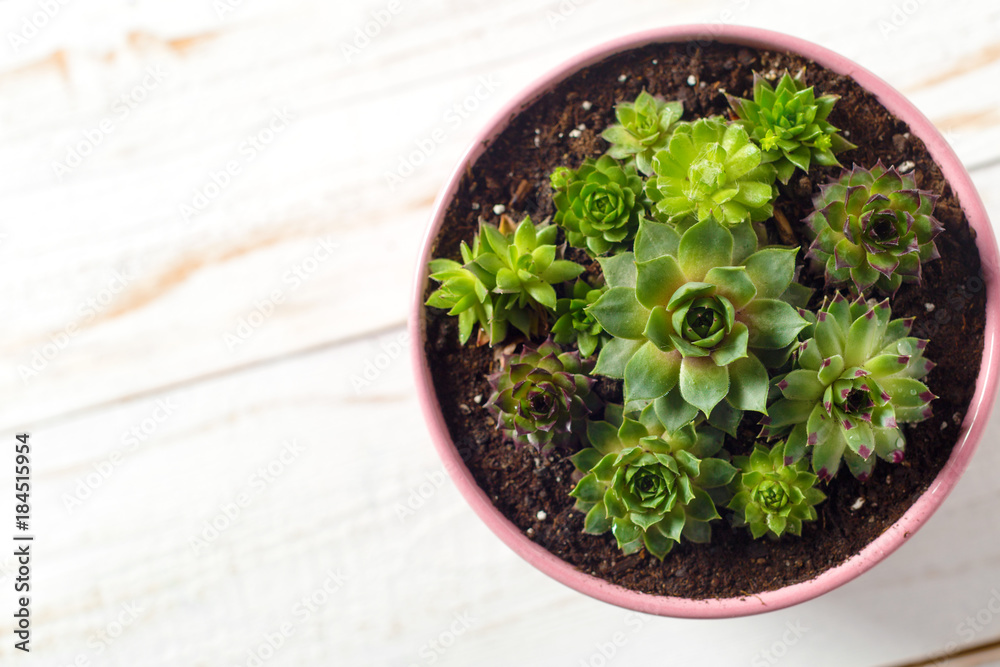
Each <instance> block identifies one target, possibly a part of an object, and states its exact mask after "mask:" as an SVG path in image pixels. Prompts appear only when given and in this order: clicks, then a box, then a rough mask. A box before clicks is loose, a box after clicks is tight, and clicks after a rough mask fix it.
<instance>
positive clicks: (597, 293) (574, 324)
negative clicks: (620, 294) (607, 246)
mask: <svg viewBox="0 0 1000 667" xmlns="http://www.w3.org/2000/svg"><path fill="white" fill-rule="evenodd" d="M606 291H607V287H606V286H604V285H601V286H600V287H591V285H590V283H588V282H587V281H586V280H584V279H583V278H577V280H576V282H575V283H573V289H572V292H571V293H570V296H569V297H567V298H563V299H559V300H558V301H557V302H556V322H555V324H553V325H552V336H553V338H554V340H555V342H557V343H560V344H561V345H576V346H577V347H578V349H579V350H580V356H582V357H584V358H587V357H590V356H591V355H593V354H594V352H595V351H596V350H597V349H598V348H600V346H601V345H602V344H603V343H604V341H605V340H607V339H608V338H610V336H608V335H607V334H606V333H604V329H602V328H601V323H600V322H598V321H597V319H596V318H595V317H594V316H593V314H591V313H590V311H589V310H588V308H589V307H590V306H591V305H593V304H594V303H596V302H597V300H598V299H599V298H601V295H602V294H604V292H606Z"/></svg>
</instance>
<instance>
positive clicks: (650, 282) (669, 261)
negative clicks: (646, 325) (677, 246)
mask: <svg viewBox="0 0 1000 667" xmlns="http://www.w3.org/2000/svg"><path fill="white" fill-rule="evenodd" d="M636 270H637V271H638V276H637V278H636V287H635V296H636V298H637V299H638V300H639V303H641V304H642V305H643V306H645V307H646V308H654V307H656V306H663V305H666V304H667V302H669V301H670V297H671V296H673V294H674V292H675V291H676V290H677V289H678V288H680V287H681V286H682V285H684V283H685V282H686V280H685V278H684V273H683V272H682V271H681V267H680V266H679V265H678V263H677V260H676V259H674V258H673V257H671V256H670V255H664V256H662V257H657V258H656V259H651V260H649V261H647V262H639V263H637V264H636Z"/></svg>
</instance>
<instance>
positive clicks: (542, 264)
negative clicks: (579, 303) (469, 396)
mask: <svg viewBox="0 0 1000 667" xmlns="http://www.w3.org/2000/svg"><path fill="white" fill-rule="evenodd" d="M558 231H559V230H558V228H557V227H555V226H552V225H542V226H539V227H536V226H535V224H534V223H533V222H532V221H531V217H530V216H526V217H525V218H524V220H523V221H521V223H520V224H519V225H518V226H517V228H516V229H515V230H514V231H513V232H511V233H510V234H503V233H502V232H500V230H498V229H497V228H496V227H494V226H493V225H490V224H488V223H486V222H483V223H481V224H480V227H479V234H478V235H477V236H476V237H475V238H474V239H473V241H472V246H471V247H469V246H468V245H467V244H466V243H465V242H463V243H462V245H461V249H460V251H461V255H462V262H463V263H459V262H456V261H454V260H450V259H435V260H432V261H431V263H430V270H431V275H430V277H431V280H435V281H438V282H440V283H441V286H440V287H439V288H438V289H437V290H435V291H434V292H433V293H432V294H431V295H430V297H429V298H428V299H427V305H429V306H431V307H434V308H447V309H448V314H449V315H455V316H458V325H459V326H458V330H459V340H460V341H461V342H462V343H463V344H464V343H465V342H466V341H467V340H468V339H469V336H470V335H471V334H472V330H473V328H474V327H475V326H476V325H477V324H478V325H479V327H480V329H481V330H482V331H483V332H485V333H484V335H485V336H486V338H487V339H488V340H489V343H490V345H496V344H497V343H499V342H501V341H503V340H504V339H505V338H506V337H507V330H508V325H512V326H514V327H515V328H516V329H518V330H519V331H521V332H522V333H523V334H524V335H526V336H535V335H539V334H541V333H542V332H544V330H545V329H546V327H547V326H548V320H549V315H550V314H551V313H553V312H555V310H556V306H557V301H558V298H557V295H556V291H555V288H553V285H555V284H559V283H562V282H565V281H567V280H572V279H574V278H576V277H577V276H579V275H580V274H581V273H582V272H583V267H582V266H581V265H579V264H577V263H576V262H571V261H569V260H565V259H562V254H563V252H562V248H559V247H557V246H556V245H555V243H556V235H557V234H558Z"/></svg>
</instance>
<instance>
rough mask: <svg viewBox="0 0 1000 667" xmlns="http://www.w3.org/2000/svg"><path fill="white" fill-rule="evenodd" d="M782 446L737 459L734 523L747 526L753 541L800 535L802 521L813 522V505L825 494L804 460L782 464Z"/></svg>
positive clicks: (733, 501)
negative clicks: (768, 536)
mask: <svg viewBox="0 0 1000 667" xmlns="http://www.w3.org/2000/svg"><path fill="white" fill-rule="evenodd" d="M784 449H785V448H784V443H778V444H777V445H775V446H774V447H772V448H771V449H770V450H768V449H766V448H764V447H761V446H757V447H754V450H753V453H752V454H750V456H736V457H734V458H733V463H734V465H735V466H736V467H737V468H738V469H739V470H740V471H741V472H742V475H737V476H736V478H735V479H734V480H733V482H732V484H731V487H732V490H733V494H734V495H733V499H732V500H731V501H730V503H729V509H731V510H733V511H734V513H735V514H734V516H733V524H734V525H735V526H747V527H748V528H749V529H750V533H751V534H752V535H753V536H754V539H758V538H760V537H762V536H763V535H765V534H770V536H772V537H775V538H777V537H781V536H782V535H783V534H784V533H791V534H792V535H801V534H802V522H803V521H815V520H816V510H815V508H814V506H815V505H818V504H819V503H821V502H823V501H824V500H825V499H826V495H825V494H824V493H823V492H822V491H820V490H819V489H817V488H816V483H817V482H818V481H819V478H818V477H817V476H816V475H814V474H812V473H811V472H809V470H808V468H809V464H808V463H807V462H806V461H805V460H800V461H797V462H795V463H791V464H785V461H784Z"/></svg>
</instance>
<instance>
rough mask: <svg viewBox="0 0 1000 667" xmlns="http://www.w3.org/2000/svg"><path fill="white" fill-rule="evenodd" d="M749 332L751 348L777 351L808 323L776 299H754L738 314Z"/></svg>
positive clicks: (787, 343)
mask: <svg viewBox="0 0 1000 667" xmlns="http://www.w3.org/2000/svg"><path fill="white" fill-rule="evenodd" d="M740 319H741V320H742V321H743V322H745V323H746V325H747V328H748V329H749V330H750V342H749V345H750V347H751V348H754V347H761V348H765V349H771V350H774V349H778V348H782V347H785V346H786V345H789V344H790V343H791V342H792V341H794V340H795V337H796V336H797V335H798V333H799V332H800V331H802V329H804V328H805V327H806V326H808V324H809V323H808V322H806V321H805V320H804V319H802V316H801V315H799V313H798V311H797V310H795V308H793V307H792V306H790V305H789V304H787V303H785V302H784V301H778V300H777V299H756V300H754V301H753V302H752V303H750V304H749V305H747V307H746V308H744V309H743V310H742V311H741V312H740Z"/></svg>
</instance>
